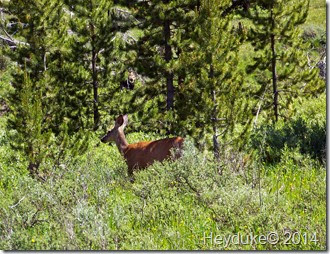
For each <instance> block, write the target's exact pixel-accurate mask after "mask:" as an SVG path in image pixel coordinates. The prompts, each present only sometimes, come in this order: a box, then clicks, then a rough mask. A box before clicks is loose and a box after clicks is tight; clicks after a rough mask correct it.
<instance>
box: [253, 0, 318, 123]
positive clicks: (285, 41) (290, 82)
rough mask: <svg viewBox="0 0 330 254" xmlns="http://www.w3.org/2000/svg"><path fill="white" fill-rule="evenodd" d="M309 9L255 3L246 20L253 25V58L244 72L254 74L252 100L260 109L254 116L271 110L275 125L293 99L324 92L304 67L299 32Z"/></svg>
mask: <svg viewBox="0 0 330 254" xmlns="http://www.w3.org/2000/svg"><path fill="white" fill-rule="evenodd" d="M308 7H309V0H303V1H294V0H292V1H284V0H258V1H256V3H255V5H254V6H253V8H250V9H249V12H248V17H249V19H250V20H251V21H252V22H253V25H252V27H251V29H250V31H249V39H250V40H251V44H252V46H253V47H254V50H255V54H254V57H253V63H252V64H250V66H249V67H248V69H247V70H248V72H249V73H251V72H253V71H254V74H255V77H256V79H257V83H258V84H259V88H258V89H257V92H256V94H255V96H256V97H259V98H261V100H262V101H261V102H260V103H262V105H263V106H262V107H259V109H258V110H257V111H258V112H257V115H258V114H259V113H260V110H261V108H262V110H266V111H267V109H270V108H272V112H273V113H272V114H269V115H271V116H272V118H273V120H274V121H278V119H279V117H280V116H284V110H285V109H288V108H289V105H290V103H291V102H292V99H293V98H296V97H299V96H302V95H303V94H308V93H310V94H315V93H317V92H319V91H320V90H322V89H324V87H322V84H321V83H320V79H319V78H318V76H317V70H316V69H314V70H310V69H309V68H308V67H307V56H306V48H307V45H306V44H304V43H303V40H302V38H301V31H300V28H299V25H301V24H303V23H304V22H305V20H306V17H307V14H308ZM260 105H261V104H260Z"/></svg>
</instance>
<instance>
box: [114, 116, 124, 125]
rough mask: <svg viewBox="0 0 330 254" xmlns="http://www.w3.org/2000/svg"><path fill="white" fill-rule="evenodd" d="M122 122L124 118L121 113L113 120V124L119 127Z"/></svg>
mask: <svg viewBox="0 0 330 254" xmlns="http://www.w3.org/2000/svg"><path fill="white" fill-rule="evenodd" d="M123 123H124V118H123V116H122V115H120V116H118V117H117V119H116V122H115V126H117V127H119V126H121V125H122V124H123Z"/></svg>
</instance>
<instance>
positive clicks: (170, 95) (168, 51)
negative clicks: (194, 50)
mask: <svg viewBox="0 0 330 254" xmlns="http://www.w3.org/2000/svg"><path fill="white" fill-rule="evenodd" d="M170 37H171V30H170V21H169V20H168V19H166V20H165V21H164V39H165V61H166V63H169V62H170V61H171V60H172V48H171V45H170V44H169V40H170ZM173 76H174V75H173V72H172V71H169V70H167V71H166V73H165V77H166V89H167V99H166V110H170V109H171V108H173V104H174V85H173Z"/></svg>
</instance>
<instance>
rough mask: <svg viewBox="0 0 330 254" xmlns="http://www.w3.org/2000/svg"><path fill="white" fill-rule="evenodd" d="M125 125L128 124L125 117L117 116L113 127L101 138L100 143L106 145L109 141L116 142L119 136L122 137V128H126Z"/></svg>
mask: <svg viewBox="0 0 330 254" xmlns="http://www.w3.org/2000/svg"><path fill="white" fill-rule="evenodd" d="M127 123H128V116H127V115H120V116H118V117H117V119H116V121H115V126H114V127H113V128H112V129H111V130H110V131H108V132H107V134H105V135H104V136H103V137H102V138H101V142H103V143H108V142H110V141H116V140H118V137H119V136H122V135H124V128H125V127H126V125H127Z"/></svg>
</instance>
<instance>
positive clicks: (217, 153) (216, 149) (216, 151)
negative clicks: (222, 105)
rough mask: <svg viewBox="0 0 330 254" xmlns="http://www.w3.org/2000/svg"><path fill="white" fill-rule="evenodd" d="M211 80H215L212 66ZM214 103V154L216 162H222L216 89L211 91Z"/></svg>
mask: <svg viewBox="0 0 330 254" xmlns="http://www.w3.org/2000/svg"><path fill="white" fill-rule="evenodd" d="M209 78H210V79H211V82H213V81H212V79H213V78H214V70H213V66H212V64H211V67H210V73H209ZM211 96H212V102H213V109H212V116H211V118H212V129H213V138H212V140H213V154H214V158H215V160H216V161H219V160H220V147H219V142H218V127H217V119H218V106H217V96H216V93H215V88H214V87H213V88H212V90H211Z"/></svg>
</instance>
